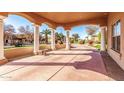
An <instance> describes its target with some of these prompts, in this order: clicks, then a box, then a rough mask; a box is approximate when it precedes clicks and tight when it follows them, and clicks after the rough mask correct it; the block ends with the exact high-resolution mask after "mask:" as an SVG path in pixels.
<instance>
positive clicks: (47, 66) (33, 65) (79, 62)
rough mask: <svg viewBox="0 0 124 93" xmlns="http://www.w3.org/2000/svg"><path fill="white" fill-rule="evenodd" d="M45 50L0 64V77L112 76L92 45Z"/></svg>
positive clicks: (72, 79)
mask: <svg viewBox="0 0 124 93" xmlns="http://www.w3.org/2000/svg"><path fill="white" fill-rule="evenodd" d="M47 54H48V55H47V56H43V55H37V56H30V57H26V58H22V59H17V60H14V61H11V62H9V63H7V64H5V65H3V66H0V80H12V81H13V80H45V81H50V80H57V81H58V80H60V81H79V80H115V79H114V78H111V76H110V75H108V71H107V69H106V67H105V66H106V65H105V64H104V62H103V59H102V57H101V55H100V52H98V51H97V50H96V49H94V48H92V47H89V46H79V45H78V46H75V48H73V49H71V50H69V51H67V50H64V49H63V50H56V51H51V52H48V53H47ZM122 73H123V71H122Z"/></svg>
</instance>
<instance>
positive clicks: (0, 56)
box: [0, 16, 7, 65]
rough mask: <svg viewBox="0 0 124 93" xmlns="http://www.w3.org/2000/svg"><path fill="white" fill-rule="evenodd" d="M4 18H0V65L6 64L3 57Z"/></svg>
mask: <svg viewBox="0 0 124 93" xmlns="http://www.w3.org/2000/svg"><path fill="white" fill-rule="evenodd" d="M4 18H5V17H4V16H0V65H1V64H4V63H6V62H7V59H6V58H5V56H4V21H3V19H4Z"/></svg>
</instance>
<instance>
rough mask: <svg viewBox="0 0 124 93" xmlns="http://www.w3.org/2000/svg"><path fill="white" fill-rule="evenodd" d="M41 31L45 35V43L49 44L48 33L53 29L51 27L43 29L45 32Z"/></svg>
mask: <svg viewBox="0 0 124 93" xmlns="http://www.w3.org/2000/svg"><path fill="white" fill-rule="evenodd" d="M41 33H42V34H44V35H45V43H46V44H48V35H50V34H51V31H50V30H49V29H46V30H43V32H41Z"/></svg>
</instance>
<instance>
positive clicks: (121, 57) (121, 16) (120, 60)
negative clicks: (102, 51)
mask: <svg viewBox="0 0 124 93" xmlns="http://www.w3.org/2000/svg"><path fill="white" fill-rule="evenodd" d="M118 20H120V21H121V49H120V53H117V52H115V51H113V50H112V49H111V48H112V38H111V36H112V25H113V24H114V23H115V22H116V21H118ZM107 38H108V39H107V40H108V48H107V51H108V53H109V55H110V56H111V57H112V58H113V59H114V60H115V61H116V62H117V64H118V65H119V66H120V67H121V68H122V69H124V13H119V12H118V13H117V12H116V13H109V16H108V37H107Z"/></svg>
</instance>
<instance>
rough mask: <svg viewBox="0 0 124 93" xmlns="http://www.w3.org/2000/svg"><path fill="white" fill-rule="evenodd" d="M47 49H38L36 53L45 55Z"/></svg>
mask: <svg viewBox="0 0 124 93" xmlns="http://www.w3.org/2000/svg"><path fill="white" fill-rule="evenodd" d="M48 50H49V49H43V50H39V51H38V54H39V55H44V56H46V52H47V51H48Z"/></svg>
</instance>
